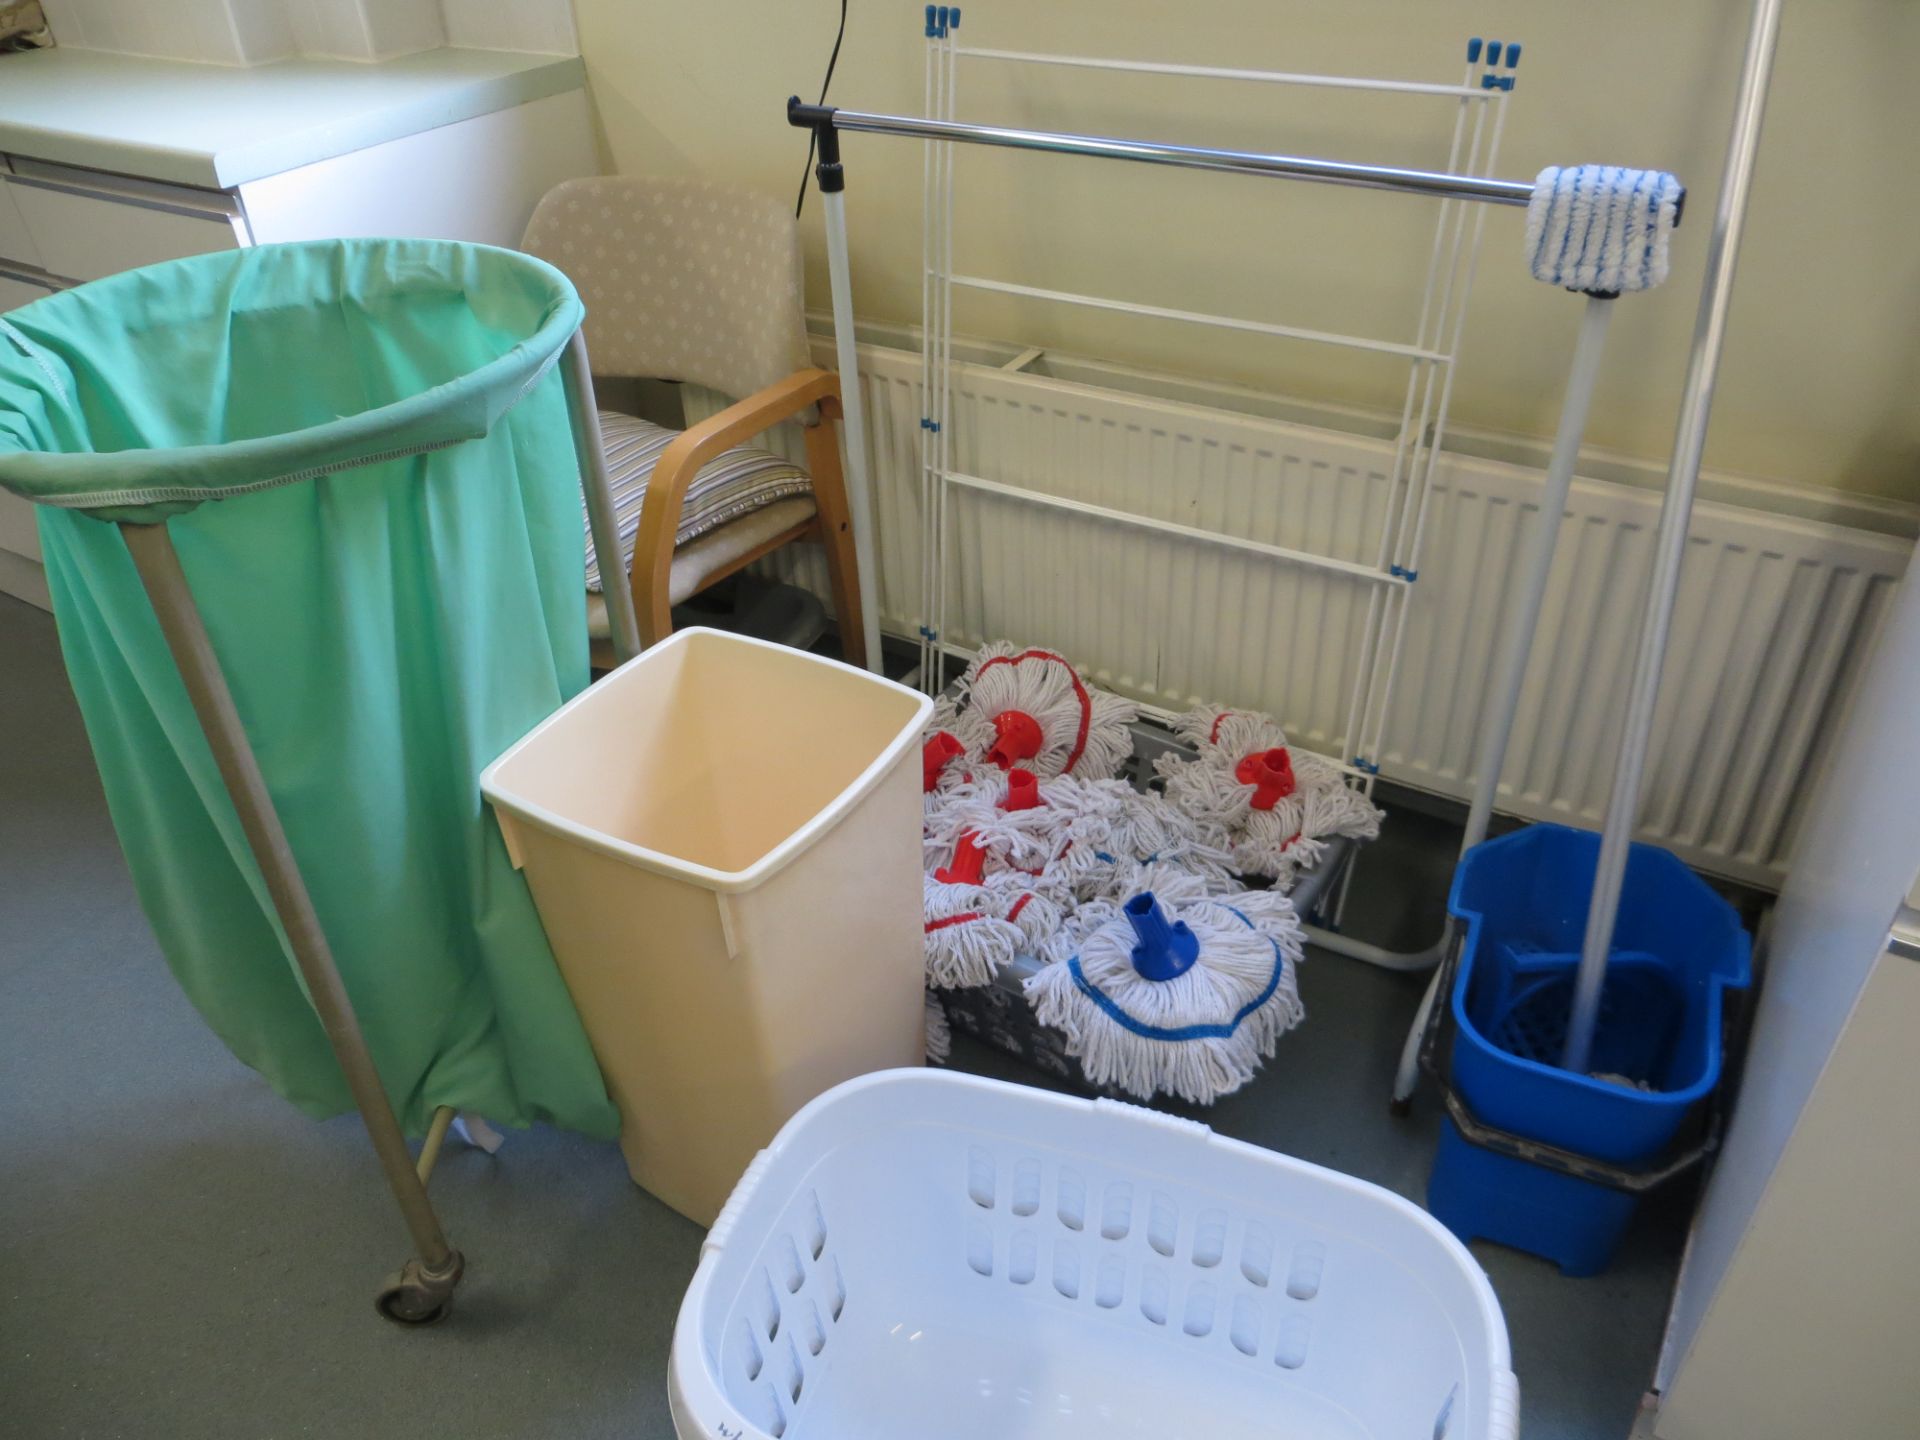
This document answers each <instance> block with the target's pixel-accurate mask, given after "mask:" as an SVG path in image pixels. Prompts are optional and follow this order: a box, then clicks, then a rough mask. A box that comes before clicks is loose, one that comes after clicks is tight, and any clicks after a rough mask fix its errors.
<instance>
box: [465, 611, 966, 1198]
mask: <svg viewBox="0 0 1920 1440" xmlns="http://www.w3.org/2000/svg"><path fill="white" fill-rule="evenodd" d="M931 708H932V702H931V701H929V700H928V699H927V698H926V697H925V696H923V695H920V694H918V693H916V692H915V691H912V690H909V689H907V688H906V687H905V686H902V685H896V684H894V683H893V682H892V681H890V680H884V679H882V678H880V677H879V676H876V675H871V674H869V673H867V672H866V671H864V670H856V669H854V668H853V667H852V666H849V665H842V664H839V663H838V662H836V661H832V660H823V659H820V658H819V657H818V656H814V655H808V654H805V653H803V652H801V651H797V650H789V649H786V648H784V647H782V646H778V645H769V644H767V643H765V642H763V641H758V640H749V639H745V638H742V637H740V636H736V635H727V634H724V633H721V632H719V631H714V630H698V629H695V630H681V631H677V632H675V633H674V634H673V635H672V636H671V637H669V638H668V639H666V640H664V641H662V642H661V643H660V644H658V645H656V646H654V647H653V648H652V649H651V650H648V651H647V652H646V653H645V654H643V655H641V656H639V657H638V658H636V659H634V660H631V661H629V662H628V663H627V664H625V665H623V666H621V667H620V669H618V670H616V671H614V672H613V673H612V674H611V675H608V676H607V677H606V678H605V679H603V680H602V681H600V683H599V684H597V685H594V686H592V687H591V688H590V689H588V690H586V691H584V692H583V693H581V694H580V695H578V696H576V697H575V698H574V699H573V700H572V701H570V702H569V703H568V704H567V705H565V706H563V707H562V708H561V709H559V710H557V711H555V712H554V714H553V715H551V716H549V717H548V718H547V720H546V721H544V722H543V723H542V724H541V725H540V726H539V727H538V728H537V729H535V730H533V731H532V732H531V733H529V734H528V735H527V736H526V737H525V738H524V739H522V740H521V741H520V742H519V743H518V744H517V745H515V746H514V747H513V748H512V749H511V750H509V751H507V752H506V754H504V755H502V756H501V757H500V758H499V759H498V760H496V761H494V763H493V764H492V765H490V766H488V767H487V769H486V771H485V772H484V773H483V774H482V775H481V777H480V789H481V792H482V793H483V794H484V795H485V796H486V797H487V799H488V800H489V801H490V802H491V803H492V805H493V807H494V813H495V815H496V816H497V817H498V819H499V822H500V829H501V832H502V834H503V835H504V836H505V837H506V843H507V851H508V853H509V854H510V855H511V856H512V858H513V863H514V865H515V866H517V867H518V868H520V869H521V870H523V871H525V873H526V877H527V883H528V884H529V886H530V887H531V888H532V890H533V899H534V903H535V905H536V906H538V907H539V911H540V919H541V922H542V923H543V924H544V925H545V926H546V931H547V937H548V939H549V940H550V941H551V942H552V944H553V953H554V956H555V958H556V960H557V961H558V962H559V965H560V970H561V973H562V975H563V976H564V977H565V979H566V982H567V988H568V989H569V990H570V991H571V992H572V994H573V1000H574V1004H575V1005H576V1006H577V1007H578V1008H579V1011H580V1017H581V1020H582V1022H583V1023H584V1024H585V1026H586V1031H587V1037H588V1039H589V1040H591V1041H592V1043H593V1049H594V1054H595V1055H596V1056H597V1057H598V1059H599V1062H600V1069H601V1071H602V1073H603V1074H604V1075H605V1076H606V1080H607V1088H608V1090H609V1091H610V1092H611V1094H612V1096H613V1099H614V1103H615V1104H616V1105H618V1106H619V1109H620V1115H621V1136H620V1145H621V1149H622V1150H623V1151H625V1153H626V1157H627V1168H628V1169H629V1170H630V1171H631V1173H632V1175H633V1178H634V1179H635V1181H637V1182H638V1183H639V1184H640V1185H641V1186H642V1187H644V1188H645V1189H647V1190H649V1191H651V1192H652V1193H653V1194H655V1195H657V1196H658V1197H659V1198H660V1199H662V1200H664V1201H665V1202H666V1203H667V1204H669V1205H671V1206H673V1208H674V1209H676V1210H678V1211H680V1212H681V1213H682V1214H683V1215H687V1216H690V1217H691V1218H693V1219H695V1220H698V1221H700V1222H701V1223H702V1224H707V1223H710V1222H711V1221H712V1220H713V1218H714V1216H715V1215H717V1214H718V1213H719V1211H720V1206H721V1204H722V1203H723V1202H724V1201H725V1200H726V1198H727V1194H728V1192H729V1191H730V1190H731V1189H732V1188H733V1183H734V1181H735V1180H737V1179H738V1178H739V1176H740V1172H741V1170H742V1169H744V1168H745V1166H746V1164H747V1162H748V1161H749V1160H750V1159H752V1158H753V1155H754V1152H755V1151H757V1150H758V1149H760V1148H761V1147H762V1146H764V1145H766V1144H767V1143H768V1142H769V1141H770V1140H772V1139H773V1136H774V1134H775V1132H777V1131H778V1130H779V1128H780V1126H781V1125H782V1124H784V1123H785V1122H786V1120H787V1119H788V1117H790V1116H791V1115H793V1114H794V1112H796V1111H797V1110H799V1109H800V1107H801V1106H803V1105H805V1104H806V1103H807V1102H808V1101H809V1100H811V1099H813V1097H814V1096H816V1095H818V1094H820V1093H821V1092H822V1091H825V1090H828V1089H830V1088H832V1087H833V1086H834V1085H837V1084H839V1083H840V1082H842V1081H844V1080H848V1079H851V1078H852V1077H853V1076H856V1075H861V1074H865V1073H866V1072H868V1071H871V1070H880V1069H886V1068H888V1067H892V1066H900V1065H918V1064H921V1063H922V1060H923V1057H924V1048H925V1030H924V1025H925V1017H924V1013H923V1001H922V985H923V981H922V975H923V961H922V958H921V943H922V942H921V918H920V772H919V770H918V769H917V768H916V767H915V766H913V765H911V764H909V763H907V762H908V761H910V760H911V759H912V757H913V756H914V755H915V754H916V753H917V751H918V740H919V735H920V730H921V727H922V725H923V724H924V723H925V720H926V717H927V713H928V711H929V710H931Z"/></svg>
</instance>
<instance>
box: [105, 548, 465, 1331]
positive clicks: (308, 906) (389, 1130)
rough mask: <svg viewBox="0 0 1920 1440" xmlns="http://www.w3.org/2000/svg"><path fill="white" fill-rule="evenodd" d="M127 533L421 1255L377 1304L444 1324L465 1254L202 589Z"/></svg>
mask: <svg viewBox="0 0 1920 1440" xmlns="http://www.w3.org/2000/svg"><path fill="white" fill-rule="evenodd" d="M120 533H121V534H122V535H123V536H124V537H125V538H126V542H127V551H128V553H129V554H131V555H132V556H133V564H134V568H135V569H136V570H137V571H138V572H139V574H140V583H141V584H142V585H144V586H145V587H146V592H147V599H148V600H149V602H151V604H152V605H153V613H154V615H155V617H156V618H157V619H158V620H159V622H160V633H161V634H162V635H163V636H165V637H166V642H167V649H168V650H169V651H170V652H171V653H172V655H173V663H174V664H175V665H176V666H178V667H179V670H180V678H181V680H182V681H183V682H184V683H185V685H186V691H187V698H188V700H189V701H191V702H192V705H193V712H194V714H195V715H196V716H197V717H198V718H199V721H200V728H201V730H202V731H204V732H205V734H206V737H207V747H208V748H209V749H210V750H211V751H212V752H213V759H214V763H215V764H216V765H217V766H218V767H219V769H220V778H221V780H222V781H223V782H224V783H225V785H226V787H227V794H228V795H229V796H230V797H231V798H232V800H233V808H234V811H235V813H236V814H238V816H239V817H240V828H241V829H242V830H243V831H244V832H245V833H246V837H247V848H248V849H249V850H251V851H252V852H253V858H254V861H255V863H257V864H258V865H259V867H260V876H261V879H263V880H264V881H265V882H266V886H267V895H268V897H269V898H270V899H271V900H272V902H273V909H274V913H275V914H276V915H277V916H278V917H279V919H280V926H281V929H282V930H284V931H285V932H286V936H287V944H288V946H289V947H290V948H291V949H292V951H293V958H294V963H295V964H296V965H298V966H299V967H300V978H301V979H302V980H303V981H305V982H306V987H307V993H308V995H309V996H310V997H311V998H312V1001H313V1008H314V1010H315V1012H316V1013H317V1014H318V1015H319V1017H320V1026H321V1028H322V1029H323V1030H324V1031H325V1032H326V1036H327V1043H328V1044H329V1045H331V1046H332V1047H333V1054H334V1058H335V1059H336V1060H338V1061H339V1063H340V1070H341V1073H342V1074H344V1075H345V1076H346V1078H347V1088H348V1089H349V1090H351V1091H352V1092H353V1101H354V1104H355V1105H357V1106H358V1107H359V1109H360V1117H361V1119H362V1120H364V1121H365V1122H366V1126H367V1136H368V1138H369V1139H370V1140H372V1142H373V1150H374V1154H375V1155H377V1156H378V1157H379V1159H380V1168H381V1170H382V1171H384V1172H385V1174H386V1177H387V1184H388V1185H389V1186H391V1187H392V1189H393V1196H394V1199H395V1200H397V1201H398V1202H399V1204H400V1214H401V1216H402V1217H403V1218H404V1219H405V1220H406V1223H407V1230H408V1233H409V1234H410V1235H411V1236H412V1237H413V1247H414V1250H415V1251H416V1252H417V1255H416V1258H414V1259H412V1260H409V1261H407V1263H406V1265H405V1266H404V1267H403V1268H402V1269H401V1271H400V1272H399V1273H398V1274H397V1275H395V1276H393V1277H392V1278H391V1279H389V1280H388V1281H387V1283H386V1284H385V1285H384V1286H383V1287H382V1289H381V1291H380V1295H379V1297H378V1301H377V1303H378V1306H379V1309H380V1313H381V1314H383V1315H385V1316H386V1317H387V1318H388V1319H390V1320H399V1321H404V1322H408V1323H421V1322H425V1321H429V1320H437V1319H439V1318H440V1317H441V1316H443V1315H444V1314H445V1313H446V1311H447V1308H448V1306H449V1304H450V1303H451V1301H452V1298H453V1288H454V1286H456V1285H458V1284H459V1283H460V1273H461V1269H462V1265H463V1262H462V1260H461V1256H460V1252H459V1251H458V1250H455V1249H453V1248H452V1247H451V1246H449V1245H448V1244H447V1237H446V1236H445V1235H444V1234H443V1233H442V1232H441V1229H440V1221H439V1219H438V1217H437V1216H435V1214H434V1213H433V1202H432V1201H431V1200H429V1199H428V1198H427V1189H426V1185H425V1184H424V1183H423V1181H422V1179H421V1177H420V1175H419V1174H418V1173H417V1172H416V1171H415V1168H414V1159H413V1156H411V1155H410V1154H408V1153H407V1141H406V1137H405V1136H404V1135H402V1134H401V1133H400V1122H399V1121H398V1120H396V1119H395V1118H394V1114H393V1107H392V1106H391V1105H389V1104H388V1103H387V1092H386V1090H385V1088H384V1087H383V1086H382V1085H381V1083H380V1074H379V1071H377V1070H376V1069H375V1068H374V1064H373V1056H372V1055H371V1054H370V1053H369V1052H368V1050H367V1042H366V1037H365V1036H363V1035H362V1034H361V1033H360V1022H359V1020H358V1019H357V1018H356V1017H355V1016H354V1013H353V1002H352V1001H351V1000H350V999H348V997H347V991H346V987H345V986H344V985H343V984H342V983H341V981H340V972H339V970H338V969H336V968H335V967H334V963H333V952H332V950H331V949H330V948H329V946H328V945H327V937H326V935H325V933H324V932H323V931H322V930H321V928H320V918H319V916H318V915H317V914H315V913H314V908H313V900H312V898H311V897H310V896H309V895H308V894H307V887H306V884H305V882H304V881H302V880H301V878H300V867H299V865H298V864H297V863H296V861H295V860H294V857H293V850H292V848H291V847H290V846H289V845H288V844H287V835H286V831H285V830H284V829H282V828H281V825H280V816H279V815H278V813H277V812H276V811H275V810H274V808H273V797H272V796H271V795H270V794H269V793H268V792H267V782H266V780H265V779H264V778H263V777H262V776H261V774H260V764H259V761H257V760H256V759H255V758H254V754H253V747H252V746H250V745H249V744H248V743H247V734H246V730H245V729H244V728H243V727H242V725H241V723H240V713H239V711H238V710H237V709H235V708H234V703H233V694H232V692H231V691H229V690H228V689H227V681H226V677H225V676H224V675H223V674H222V673H221V670H220V661H219V658H218V657H217V656H216V655H215V654H214V653H213V644H212V642H211V641H210V640H209V639H208V637H207V628H206V625H205V624H204V622H202V620H201V618H200V610H199V607H198V606H196V605H195V604H194V600H193V591H192V590H191V589H190V588H189V587H188V585H187V577H186V575H185V573H184V572H183V571H182V570H181V568H180V557H179V555H178V554H177V553H175V551H174V548H173V539H172V537H171V536H169V535H168V533H167V527H166V525H165V524H158V525H135V524H130V523H123V524H122V525H121V527H120Z"/></svg>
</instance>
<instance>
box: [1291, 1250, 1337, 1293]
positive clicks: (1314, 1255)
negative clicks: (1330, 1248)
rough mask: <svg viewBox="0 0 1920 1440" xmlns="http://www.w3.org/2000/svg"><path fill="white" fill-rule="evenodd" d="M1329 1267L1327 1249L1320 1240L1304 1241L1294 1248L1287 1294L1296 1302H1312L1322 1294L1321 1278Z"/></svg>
mask: <svg viewBox="0 0 1920 1440" xmlns="http://www.w3.org/2000/svg"><path fill="white" fill-rule="evenodd" d="M1326 1266H1327V1247H1326V1246H1324V1245H1322V1244H1321V1243H1320V1242H1319V1241H1318V1240H1303V1241H1301V1242H1300V1243H1299V1244H1298V1245H1296V1246H1294V1247H1293V1264H1292V1265H1291V1266H1290V1267H1289V1268H1288V1270H1287V1294H1289V1295H1291V1296H1292V1297H1293V1298H1294V1299H1295V1300H1311V1299H1313V1297H1314V1296H1316V1295H1318V1294H1319V1293H1320V1277H1321V1275H1322V1273H1323V1272H1324V1271H1325V1270H1326Z"/></svg>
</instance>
